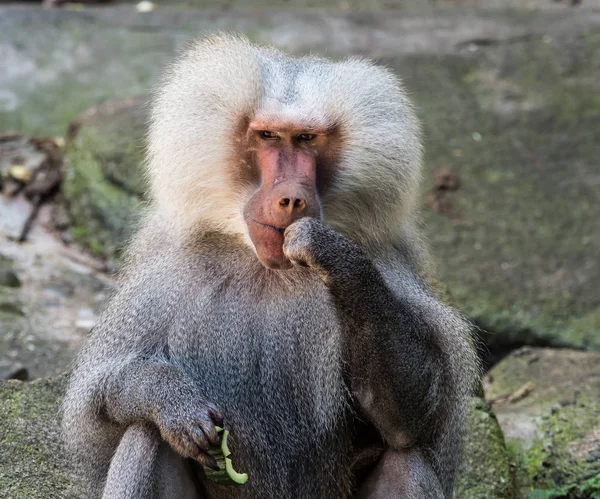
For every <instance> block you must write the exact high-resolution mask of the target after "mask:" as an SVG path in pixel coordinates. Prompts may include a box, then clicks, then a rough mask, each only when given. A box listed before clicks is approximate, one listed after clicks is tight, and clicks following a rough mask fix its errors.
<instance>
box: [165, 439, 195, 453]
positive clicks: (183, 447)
mask: <svg viewBox="0 0 600 499" xmlns="http://www.w3.org/2000/svg"><path fill="white" fill-rule="evenodd" d="M168 442H169V444H171V447H173V449H174V450H175V451H176V452H177V453H178V454H180V455H182V456H183V457H192V456H195V455H197V454H198V452H199V449H198V445H197V444H196V443H195V442H194V440H193V439H192V438H190V437H188V436H187V435H178V436H177V437H176V438H174V439H172V440H168Z"/></svg>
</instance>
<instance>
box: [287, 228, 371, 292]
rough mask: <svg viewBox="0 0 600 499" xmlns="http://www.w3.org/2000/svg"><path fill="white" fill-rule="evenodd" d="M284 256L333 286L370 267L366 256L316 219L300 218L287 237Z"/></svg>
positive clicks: (354, 245) (288, 229)
mask: <svg viewBox="0 0 600 499" xmlns="http://www.w3.org/2000/svg"><path fill="white" fill-rule="evenodd" d="M284 237H285V241H284V243H283V252H284V253H285V255H286V257H287V258H289V259H290V261H291V262H292V263H294V264H296V265H302V266H307V267H311V268H312V269H314V270H316V271H317V272H318V274H319V277H320V278H321V279H322V280H323V282H325V284H330V281H331V279H332V278H333V279H335V278H337V279H343V280H345V279H347V278H349V277H350V276H351V275H352V274H353V273H354V271H355V270H357V269H359V268H360V266H361V264H363V265H364V264H367V257H366V256H365V254H364V252H363V251H362V250H361V249H360V248H359V247H358V246H357V245H356V244H355V243H353V242H352V241H350V240H349V239H347V238H346V237H344V236H342V235H341V234H339V233H338V232H336V231H335V230H333V229H332V228H331V227H330V226H329V225H327V224H326V223H324V222H322V221H321V220H319V219H317V218H308V217H306V218H301V219H300V220H297V221H296V222H294V223H293V224H291V225H290V226H289V227H288V228H287V229H286V230H285V233H284Z"/></svg>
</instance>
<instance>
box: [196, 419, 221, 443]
mask: <svg viewBox="0 0 600 499" xmlns="http://www.w3.org/2000/svg"><path fill="white" fill-rule="evenodd" d="M198 427H199V428H198ZM197 428H198V429H199V431H200V430H201V431H202V432H203V435H204V437H205V438H206V439H208V442H210V445H218V444H219V440H220V439H219V434H218V433H217V429H216V428H215V425H214V424H213V422H212V421H209V422H206V421H200V422H198V426H197ZM205 448H208V445H207V447H205Z"/></svg>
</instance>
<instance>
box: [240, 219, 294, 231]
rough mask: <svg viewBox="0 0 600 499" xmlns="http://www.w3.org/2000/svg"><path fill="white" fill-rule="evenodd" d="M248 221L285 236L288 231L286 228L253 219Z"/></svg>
mask: <svg viewBox="0 0 600 499" xmlns="http://www.w3.org/2000/svg"><path fill="white" fill-rule="evenodd" d="M248 220H249V221H250V222H252V223H255V224H256V225H260V226H261V227H265V228H266V229H269V230H272V231H274V232H278V233H280V234H283V233H284V232H285V229H286V227H275V226H274V225H269V224H264V223H262V222H259V221H257V220H254V219H253V218H249V219H248Z"/></svg>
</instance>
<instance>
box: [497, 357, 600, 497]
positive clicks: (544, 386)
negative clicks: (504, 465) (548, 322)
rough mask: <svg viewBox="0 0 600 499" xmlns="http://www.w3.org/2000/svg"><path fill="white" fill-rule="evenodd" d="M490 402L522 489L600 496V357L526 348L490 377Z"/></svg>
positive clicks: (547, 492)
mask: <svg viewBox="0 0 600 499" xmlns="http://www.w3.org/2000/svg"><path fill="white" fill-rule="evenodd" d="M486 398H487V399H488V400H491V401H492V407H493V410H494V412H495V413H496V415H497V417H498V421H499V423H500V426H501V428H502V430H503V432H504V435H505V438H506V441H507V445H508V447H509V448H510V449H511V452H512V458H513V460H514V464H515V466H516V469H517V473H516V479H517V484H518V486H519V488H520V490H522V491H524V492H526V491H530V494H533V495H532V496H531V497H540V498H542V497H598V496H599V495H600V354H596V353H585V352H578V351H573V350H552V349H544V348H529V347H524V348H522V349H520V350H517V351H515V352H514V353H512V354H511V355H510V356H508V357H507V358H506V359H504V360H503V361H502V362H500V363H499V364H498V365H496V366H495V367H494V368H493V369H492V370H491V371H490V372H489V374H488V377H487V389H486ZM586 488H587V493H589V494H590V495H585V494H584V493H583V492H582V490H583V489H586ZM561 490H562V491H563V492H564V494H565V495H564V496H561V495H551V494H558V492H557V491H561ZM592 490H593V491H594V493H595V494H596V495H591V492H590V491H592ZM542 491H544V492H543V493H542ZM565 491H568V492H569V493H566V492H565ZM561 493H562V492H561ZM535 494H537V495H535ZM544 494H546V495H544ZM569 494H571V495H569ZM577 494H581V495H577ZM527 497H529V496H527Z"/></svg>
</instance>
